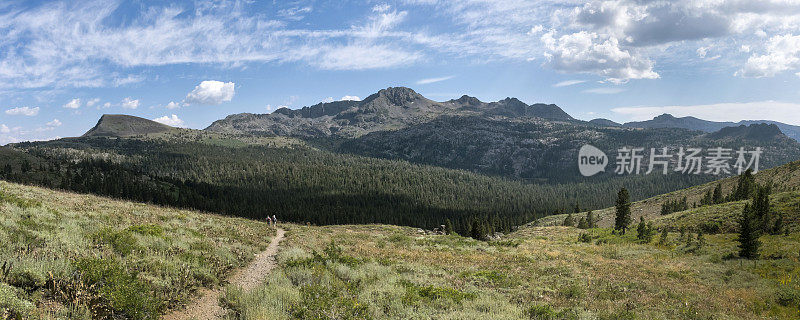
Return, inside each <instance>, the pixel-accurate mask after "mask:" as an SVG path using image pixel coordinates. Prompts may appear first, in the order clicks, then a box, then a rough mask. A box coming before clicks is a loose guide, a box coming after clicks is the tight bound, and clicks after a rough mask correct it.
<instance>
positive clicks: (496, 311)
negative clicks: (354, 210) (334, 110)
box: [223, 225, 800, 319]
mask: <svg viewBox="0 0 800 320" xmlns="http://www.w3.org/2000/svg"><path fill="white" fill-rule="evenodd" d="M582 233H584V234H587V235H588V237H590V238H591V239H592V241H591V242H589V243H586V242H580V241H578V238H579V235H580V234H582ZM687 236H689V235H686V236H684V238H680V235H679V233H677V232H671V233H669V234H668V237H667V241H666V242H665V243H663V244H659V243H658V240H659V239H658V238H659V236H656V237H655V239H654V240H653V241H652V242H650V243H642V242H641V241H639V240H637V237H636V232H635V230H634V231H632V232H629V233H628V234H626V235H624V236H619V235H613V234H611V230H609V229H592V230H578V229H575V228H566V227H529V228H522V229H521V230H519V231H517V232H515V233H512V234H510V235H508V236H507V237H506V238H505V239H503V241H504V242H507V243H510V244H513V245H497V244H496V243H492V242H480V241H475V240H472V239H469V238H462V237H458V236H439V235H425V234H420V233H417V232H416V229H412V228H404V227H392V226H381V225H365V226H327V227H306V226H294V225H292V226H290V230H289V233H288V238H287V240H285V241H284V242H283V247H282V249H281V251H280V253H279V257H278V262H279V268H278V269H276V270H275V271H273V273H272V274H271V275H270V276H269V277H268V279H267V280H266V282H265V283H264V284H263V285H262V286H260V287H259V288H257V289H256V290H254V291H252V292H242V291H240V290H236V289H234V288H228V290H227V292H226V294H225V297H224V298H223V301H224V302H225V306H226V308H227V310H228V312H229V317H230V318H231V319H298V318H299V319H712V318H713V319H796V318H797V317H799V316H800V310H798V303H797V302H798V301H800V282H799V281H800V279H798V278H797V277H798V276H800V263H799V262H798V258H800V257H798V252H800V233H793V234H791V235H789V236H783V235H781V236H765V237H762V242H763V243H764V245H763V248H762V255H763V257H764V258H763V259H762V260H759V261H755V262H754V261H740V260H739V259H737V258H735V257H736V252H737V247H736V241H735V239H736V236H735V235H732V234H715V235H706V236H705V243H704V244H703V245H702V246H698V244H697V243H696V239H695V237H696V234H694V233H692V234H691V235H690V236H691V237H693V241H692V242H691V243H688V244H687V241H686V237H687ZM731 257H733V259H731Z"/></svg>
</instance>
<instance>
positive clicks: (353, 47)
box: [314, 42, 422, 70]
mask: <svg viewBox="0 0 800 320" xmlns="http://www.w3.org/2000/svg"><path fill="white" fill-rule="evenodd" d="M322 51H323V52H322V53H321V55H320V57H319V60H317V61H315V62H314V64H315V65H316V66H317V67H319V68H321V69H326V70H367V69H381V68H390V67H403V66H409V65H411V64H413V63H414V62H417V61H418V60H420V59H421V58H422V54H421V53H419V52H414V51H407V50H404V49H402V48H397V47H390V46H388V45H385V44H373V43H370V42H360V43H352V44H347V45H342V46H331V47H324V48H323V49H322Z"/></svg>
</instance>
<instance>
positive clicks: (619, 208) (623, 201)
mask: <svg viewBox="0 0 800 320" xmlns="http://www.w3.org/2000/svg"><path fill="white" fill-rule="evenodd" d="M616 213H617V216H616V219H615V221H614V230H618V231H620V232H622V234H625V232H626V231H628V225H630V224H631V203H630V196H629V195H628V189H625V188H622V189H621V190H620V191H619V193H617V204H616Z"/></svg>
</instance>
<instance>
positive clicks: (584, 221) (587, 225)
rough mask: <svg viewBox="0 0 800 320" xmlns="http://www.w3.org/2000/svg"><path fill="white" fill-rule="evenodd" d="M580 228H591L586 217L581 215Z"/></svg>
mask: <svg viewBox="0 0 800 320" xmlns="http://www.w3.org/2000/svg"><path fill="white" fill-rule="evenodd" d="M578 229H589V224H588V223H586V218H585V217H581V219H580V220H578Z"/></svg>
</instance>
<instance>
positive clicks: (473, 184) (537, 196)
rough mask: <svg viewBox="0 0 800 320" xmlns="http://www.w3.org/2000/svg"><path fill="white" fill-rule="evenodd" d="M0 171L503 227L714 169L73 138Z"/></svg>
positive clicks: (413, 221) (328, 213)
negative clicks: (536, 169) (541, 180)
mask: <svg viewBox="0 0 800 320" xmlns="http://www.w3.org/2000/svg"><path fill="white" fill-rule="evenodd" d="M0 178H3V179H5V180H9V181H14V182H20V183H26V184H33V185H39V186H45V187H50V188H57V189H64V190H73V191H77V192H86V193H95V194H100V195H105V196H111V197H116V198H124V199H130V200H135V201H143V202H149V203H154V204H160V205H167V206H175V207H182V208H193V209H199V210H206V211H211V212H218V213H223V214H230V215H237V216H243V217H250V218H262V217H264V216H266V215H268V214H269V215H273V214H274V215H277V216H278V217H279V218H280V219H282V220H288V221H295V222H310V223H314V224H350V223H353V224H363V223H388V224H397V225H409V226H417V227H424V228H433V227H435V226H439V225H441V224H445V222H446V221H447V220H448V219H449V220H450V221H451V222H452V228H453V230H455V231H457V232H459V233H462V234H465V233H468V232H469V230H470V228H471V227H472V225H473V224H474V222H475V221H482V222H484V223H487V224H488V228H489V229H490V230H497V231H501V230H509V229H510V228H511V227H512V226H515V225H520V224H524V223H527V222H530V221H532V220H535V219H536V218H538V217H542V216H545V215H550V214H555V213H563V212H567V211H571V210H572V208H573V207H574V206H575V205H576V203H578V204H579V205H580V206H581V207H582V208H586V209H593V208H602V207H607V206H609V205H611V204H613V202H614V194H615V192H616V190H619V188H621V187H622V186H625V187H627V188H628V189H629V190H631V197H632V198H633V199H642V198H645V197H648V196H652V195H656V194H661V193H664V192H668V191H671V190H676V189H679V188H684V187H688V186H691V185H695V184H698V183H701V182H704V181H706V180H708V179H710V178H709V177H708V176H694V175H680V174H671V175H666V176H663V175H660V174H659V175H649V176H644V175H642V176H624V177H617V178H613V179H607V180H603V181H599V182H597V181H593V182H591V183H587V182H579V183H569V184H525V183H522V182H520V181H511V180H506V179H502V178H496V177H487V176H483V175H479V174H475V173H470V172H467V171H462V170H452V169H444V168H439V167H433V166H426V165H417V164H411V163H408V162H405V161H397V160H385V159H376V158H368V157H362V156H355V155H343V154H337V153H332V152H328V151H323V150H318V149H315V148H309V147H303V146H294V147H277V148H276V147H265V146H254V145H249V146H243V147H242V146H240V147H225V146H220V145H212V144H207V143H199V142H185V141H183V142H169V141H160V140H139V139H108V138H76V139H62V140H56V141H50V142H35V143H21V144H17V145H15V146H13V147H3V148H0Z"/></svg>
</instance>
